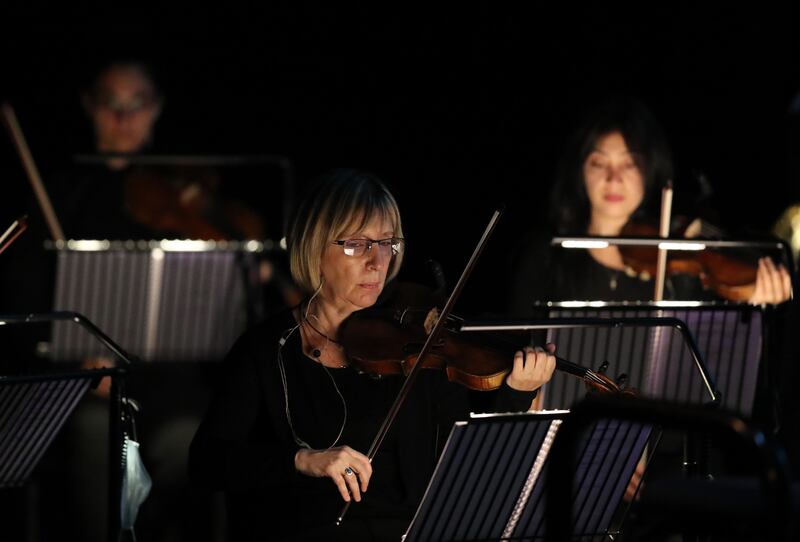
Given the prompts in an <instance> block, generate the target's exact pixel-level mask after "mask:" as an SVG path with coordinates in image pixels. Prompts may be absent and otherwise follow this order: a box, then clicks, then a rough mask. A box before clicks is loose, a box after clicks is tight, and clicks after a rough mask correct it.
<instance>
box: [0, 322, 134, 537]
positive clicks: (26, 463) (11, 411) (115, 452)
mask: <svg viewBox="0 0 800 542" xmlns="http://www.w3.org/2000/svg"><path fill="white" fill-rule="evenodd" d="M48 322H72V323H74V324H78V325H79V326H81V327H83V328H84V329H85V330H86V331H87V332H88V333H89V334H90V335H92V336H93V337H94V338H95V339H96V340H97V341H99V342H100V343H102V344H103V345H104V346H105V348H107V349H108V350H109V351H111V352H112V353H113V354H114V355H115V356H116V357H118V358H119V359H120V360H122V362H123V363H124V364H125V365H130V364H131V358H130V356H129V355H128V354H127V353H126V352H125V351H124V350H123V349H122V348H120V347H119V345H117V344H116V343H115V342H114V341H113V340H111V338H110V337H108V336H107V335H106V334H105V333H103V332H102V331H101V330H100V329H99V328H98V327H97V326H95V325H94V324H93V323H92V322H91V321H90V320H88V319H87V318H86V317H84V316H83V315H82V314H79V313H75V312H55V313H41V314H22V315H16V314H12V315H0V325H20V324H22V325H27V324H38V323H48ZM105 376H108V377H110V378H111V390H110V401H109V479H108V539H109V541H116V540H119V535H120V532H121V525H122V523H121V521H122V520H121V513H122V508H123V504H124V503H123V501H122V498H123V496H122V486H123V476H124V472H125V468H126V458H125V454H124V439H125V435H126V429H125V428H124V427H123V426H124V425H125V423H126V422H129V421H130V420H131V413H130V412H129V409H127V408H123V405H127V404H128V401H127V395H126V394H125V376H126V370H125V369H120V368H111V369H93V370H89V371H80V372H72V373H62V374H47V375H35V376H18V377H1V378H0V488H11V487H19V486H21V485H23V484H24V483H25V482H26V481H27V480H28V478H29V476H30V474H31V472H32V471H33V469H34V468H35V467H36V465H37V463H38V462H39V460H40V459H41V457H42V455H43V454H44V452H45V451H46V450H47V448H48V447H49V446H50V444H51V443H52V441H53V439H54V438H55V437H56V436H57V434H58V432H59V431H60V430H61V428H62V427H63V425H64V423H65V422H66V420H67V418H69V416H70V414H71V413H72V412H73V410H74V409H75V406H76V405H77V404H78V402H79V401H80V399H81V398H82V397H83V396H84V395H85V394H86V392H87V391H88V390H89V388H90V387H94V386H96V385H97V384H98V383H99V382H100V379H101V378H103V377H105Z"/></svg>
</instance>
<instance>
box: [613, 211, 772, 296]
mask: <svg viewBox="0 0 800 542" xmlns="http://www.w3.org/2000/svg"><path fill="white" fill-rule="evenodd" d="M680 222H682V226H681V227H679V228H677V229H675V230H673V231H672V232H671V234H670V235H671V236H673V237H694V236H695V235H694V233H690V232H689V230H690V229H692V228H696V227H697V221H687V220H683V221H680ZM704 227H707V226H704ZM620 235H621V236H622V237H656V236H658V235H659V231H658V228H657V227H656V226H654V225H650V224H646V223H640V222H628V223H627V224H626V225H625V226H624V227H623V228H622V231H621V233H620ZM704 237H705V236H704ZM619 252H620V255H621V256H622V261H623V263H624V264H625V266H626V269H628V270H630V272H631V273H633V274H636V275H638V276H639V277H641V278H643V279H645V280H647V279H649V278H650V277H653V276H655V275H656V273H657V261H658V249H657V248H656V247H644V246H639V247H637V246H630V245H622V246H620V247H619ZM665 272H666V274H667V275H677V274H685V275H691V276H694V277H698V278H699V279H700V281H701V282H702V284H703V287H704V288H706V289H710V290H712V291H714V292H715V293H716V294H717V295H719V296H720V297H722V298H724V299H727V300H729V301H747V300H748V299H750V297H751V296H752V295H753V291H754V290H755V283H756V274H757V272H758V260H757V258H756V259H755V261H750V260H749V259H748V258H747V257H746V255H743V254H742V255H739V254H731V253H730V251H727V252H723V251H722V250H720V249H714V248H710V247H707V248H706V249H705V250H699V251H693V250H692V251H673V252H671V253H670V255H669V258H668V259H667V260H666V268H665Z"/></svg>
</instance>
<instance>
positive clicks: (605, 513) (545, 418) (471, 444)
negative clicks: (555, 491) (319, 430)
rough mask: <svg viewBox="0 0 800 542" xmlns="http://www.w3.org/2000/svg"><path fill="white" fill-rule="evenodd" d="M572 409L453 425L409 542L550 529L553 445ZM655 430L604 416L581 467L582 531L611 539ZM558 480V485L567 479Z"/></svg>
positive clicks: (584, 449) (538, 534)
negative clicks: (546, 502) (614, 521)
mask: <svg viewBox="0 0 800 542" xmlns="http://www.w3.org/2000/svg"><path fill="white" fill-rule="evenodd" d="M568 416H569V414H568V413H567V412H565V411H552V412H528V413H519V414H503V415H496V414H489V415H479V416H472V417H471V419H470V420H469V421H467V422H458V423H457V424H456V425H455V426H454V427H453V429H452V431H451V433H450V437H449V439H448V441H447V444H446V445H445V448H444V451H443V452H442V456H441V457H440V459H439V463H438V465H437V467H436V470H435V472H434V475H433V478H432V479H431V481H430V483H429V485H428V489H427V490H426V492H425V496H424V497H423V499H422V502H421V503H420V505H419V508H418V509H417V513H416V515H415V516H414V519H413V520H412V522H411V525H410V526H409V528H408V531H407V532H406V535H405V536H404V538H403V540H405V541H406V542H411V541H415V540H439V541H451V540H452V541H455V540H458V541H473V540H474V541H478V540H483V541H485V540H534V539H541V538H542V537H544V534H545V523H546V522H545V509H544V506H545V505H544V495H545V488H546V486H547V485H548V483H547V476H546V465H547V464H548V462H549V451H550V446H551V445H552V443H553V439H554V438H555V435H556V434H557V431H558V428H559V426H560V424H561V423H562V421H563V420H564V419H565V418H566V417H568ZM650 433H651V428H650V427H649V426H647V425H643V424H638V423H628V422H617V421H601V422H599V423H597V424H596V425H595V426H594V427H592V428H591V430H590V431H589V432H587V434H586V438H585V439H584V440H583V441H582V445H581V447H580V450H581V452H580V463H579V467H578V468H577V469H576V471H575V477H574V482H575V491H574V493H573V501H572V505H573V511H574V512H575V513H574V516H573V517H575V518H576V522H575V530H576V532H580V533H584V534H585V536H587V537H596V536H605V535H606V534H608V533H609V532H610V531H611V530H612V529H613V527H612V519H613V517H614V513H615V512H616V510H617V508H618V505H619V503H620V501H621V499H622V496H623V494H624V492H625V488H626V486H627V484H628V481H629V480H630V479H631V476H632V475H633V472H634V469H635V468H636V464H637V462H638V461H639V458H640V457H641V455H642V452H643V450H644V448H645V445H646V443H647V440H648V438H649V437H650ZM562 482H563V481H561V480H558V481H556V483H562Z"/></svg>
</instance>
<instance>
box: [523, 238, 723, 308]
mask: <svg viewBox="0 0 800 542" xmlns="http://www.w3.org/2000/svg"><path fill="white" fill-rule="evenodd" d="M511 273H512V276H511V281H510V295H509V310H510V312H511V313H512V314H513V315H514V316H520V317H522V316H530V315H531V314H533V313H534V312H535V306H536V304H537V302H539V303H541V302H545V301H648V300H652V299H653V291H654V289H655V281H654V279H653V278H648V279H643V278H641V277H639V276H636V275H629V274H628V273H626V272H625V271H621V270H616V269H611V268H609V267H606V266H604V265H603V264H601V263H600V262H598V261H597V260H595V259H594V258H593V257H592V256H591V254H589V251H588V250H583V249H565V248H562V247H560V246H552V245H551V244H550V237H544V236H536V237H531V238H529V239H528V240H527V241H525V242H523V243H521V244H520V250H519V251H518V252H517V253H516V256H515V258H514V261H513V262H512V264H511ZM664 298H665V299H672V300H709V299H714V297H713V294H711V293H710V292H708V291H706V290H704V289H703V287H702V285H701V284H700V281H699V280H698V279H696V278H694V277H691V276H679V275H675V276H668V277H667V279H666V281H665V284H664Z"/></svg>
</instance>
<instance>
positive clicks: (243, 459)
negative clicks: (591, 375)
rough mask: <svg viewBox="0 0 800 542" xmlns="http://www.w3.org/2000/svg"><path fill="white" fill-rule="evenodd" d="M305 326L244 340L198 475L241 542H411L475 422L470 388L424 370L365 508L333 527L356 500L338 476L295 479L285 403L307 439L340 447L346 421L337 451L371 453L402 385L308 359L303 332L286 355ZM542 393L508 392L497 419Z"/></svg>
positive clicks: (275, 323)
mask: <svg viewBox="0 0 800 542" xmlns="http://www.w3.org/2000/svg"><path fill="white" fill-rule="evenodd" d="M294 326H295V322H294V319H293V318H292V315H291V313H290V312H289V311H285V312H283V313H281V314H279V315H277V316H275V317H273V318H272V319H271V320H268V321H267V322H265V323H263V324H261V325H259V326H258V327H256V328H254V329H252V330H250V331H249V332H248V333H246V334H245V335H244V336H242V337H241V338H240V339H239V341H237V343H236V345H235V346H234V347H233V349H232V351H231V352H230V354H229V355H228V358H227V361H226V362H225V376H224V379H223V381H222V382H221V383H220V384H221V385H220V388H219V391H218V393H217V395H216V397H215V399H214V401H213V402H212V405H211V407H210V409H209V411H208V413H207V415H206V416H205V418H204V420H203V423H202V424H201V426H200V428H199V429H198V432H197V434H196V436H195V438H194V441H193V443H192V447H191V453H190V461H189V467H190V475H191V477H192V478H193V480H195V481H196V482H198V483H200V484H202V485H206V486H210V487H211V488H213V489H219V490H224V491H225V492H226V496H227V498H228V504H229V509H230V514H231V517H230V519H231V527H232V528H233V531H234V533H232V534H234V536H237V537H238V538H246V539H253V538H254V536H255V535H254V533H260V534H263V535H269V537H270V539H276V538H290V539H295V537H299V536H300V534H301V533H306V535H307V536H310V537H311V538H309V539H314V538H316V537H319V538H323V537H324V538H325V539H328V540H329V539H331V537H334V538H336V537H341V538H343V539H351V540H353V539H356V540H383V539H388V540H399V539H400V536H401V534H402V533H403V532H404V531H405V529H406V527H407V526H408V523H409V522H410V520H411V517H412V516H413V513H414V511H415V509H416V507H417V505H418V503H419V501H420V500H421V498H422V495H423V493H424V491H425V488H426V486H427V483H428V481H429V479H430V477H431V476H432V474H433V469H434V467H435V464H436V460H437V457H438V454H439V452H440V451H441V448H442V446H443V444H444V443H445V442H446V439H447V437H448V435H449V432H450V428H451V427H452V425H453V423H454V421H456V420H458V419H465V418H466V417H467V414H468V399H467V393H466V390H465V389H463V388H462V387H461V386H458V385H456V384H451V383H449V382H448V381H447V380H446V378H445V375H444V374H443V372H442V371H429V370H424V371H422V373H420V375H419V377H418V378H417V380H416V382H415V383H414V386H413V387H412V389H411V392H410V394H409V396H408V397H407V399H406V402H405V404H404V405H403V407H402V409H401V411H400V413H399V415H398V417H397V419H396V420H395V423H394V425H393V427H392V429H391V430H390V432H389V434H388V436H387V438H386V440H385V441H384V443H383V445H382V447H381V448H380V450H379V451H378V453H377V455H376V457H375V459H374V460H373V476H372V479H371V480H370V485H369V489H368V491H367V492H366V493H365V494H364V495H363V499H362V501H361V502H360V503H355V502H354V503H353V504H352V506H351V507H350V510H349V512H348V515H347V516H346V517H345V520H344V524H343V526H342V527H333V523H334V521H335V519H336V517H337V515H338V513H339V511H340V510H341V507H342V506H343V504H344V502H343V500H342V498H341V495H340V494H339V492H338V490H337V488H336V486H335V485H334V484H333V482H332V481H331V480H330V479H328V478H312V477H309V476H305V475H303V474H300V473H299V472H297V471H296V470H295V468H294V456H295V453H296V452H297V451H298V449H299V448H300V446H299V445H298V444H297V443H296V442H295V440H294V437H293V436H292V432H291V428H290V425H289V423H288V422H287V413H286V409H285V404H286V402H285V399H284V398H285V396H288V405H289V414H290V416H291V424H292V426H293V427H294V430H295V433H296V435H297V437H299V439H302V440H304V441H306V442H308V443H309V444H310V445H311V447H312V448H315V449H320V448H321V449H324V448H327V447H329V446H331V445H332V444H333V442H334V440H335V439H336V436H337V434H338V433H339V430H340V428H341V427H342V424H343V423H344V430H343V433H342V437H341V439H340V440H339V442H338V443H337V446H340V445H345V444H346V445H348V446H350V447H351V448H353V449H355V450H357V451H359V452H361V453H364V454H366V453H367V452H368V450H369V446H370V444H371V443H372V440H373V439H374V437H375V435H376V434H377V432H378V429H379V427H380V424H381V423H382V421H383V419H384V417H385V416H386V413H387V412H388V410H389V408H390V406H391V404H392V402H393V401H394V399H395V397H396V395H397V392H398V391H399V389H400V387H401V385H402V379H401V377H384V378H381V379H375V378H373V377H370V376H366V375H362V374H359V373H357V372H356V371H355V370H354V369H351V368H343V369H329V368H325V367H323V366H322V365H320V364H319V363H317V362H316V361H314V360H312V359H310V358H308V357H306V356H305V355H304V354H303V353H302V350H301V341H300V334H299V331H297V330H295V331H294V332H292V333H291V334H289V335H288V338H287V340H286V342H285V344H284V345H283V347H282V348H280V345H279V341H280V339H281V337H285V336H286V335H287V333H288V332H289V330H291V329H292V328H293V327H294ZM281 360H282V361H281ZM281 362H282V364H283V367H284V370H285V374H286V389H285V390H284V387H283V385H282V383H281V375H280V369H279V366H280V364H281ZM337 390H338V392H341V395H342V397H343V399H344V404H343V401H342V398H340V397H339V396H338V393H337ZM534 395H535V393H534V392H518V391H515V390H512V389H511V388H509V387H508V386H505V385H504V387H503V389H502V390H501V391H500V393H498V394H497V397H496V410H497V411H521V410H527V408H528V407H529V405H530V403H531V400H532V399H533V397H534ZM345 404H346V418H345ZM377 519H380V521H376V520H377ZM376 529H377V530H376ZM308 533H315V534H313V535H308Z"/></svg>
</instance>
